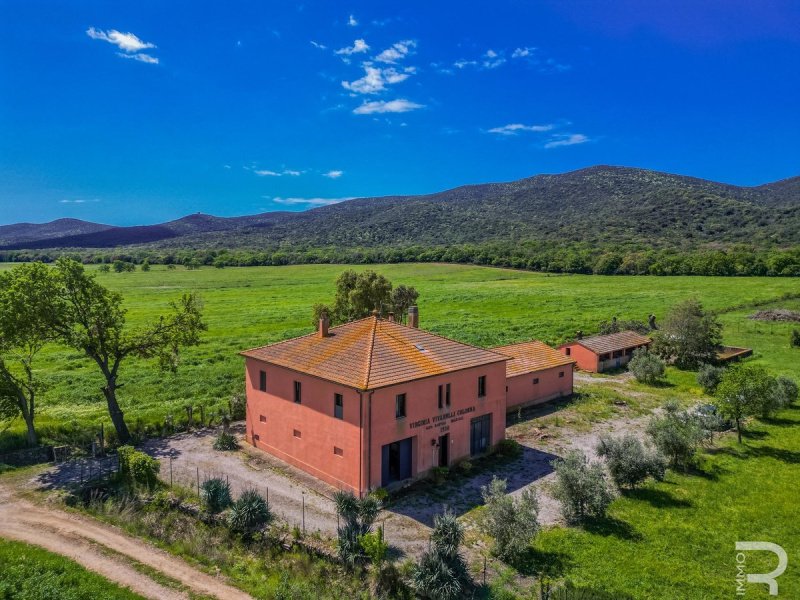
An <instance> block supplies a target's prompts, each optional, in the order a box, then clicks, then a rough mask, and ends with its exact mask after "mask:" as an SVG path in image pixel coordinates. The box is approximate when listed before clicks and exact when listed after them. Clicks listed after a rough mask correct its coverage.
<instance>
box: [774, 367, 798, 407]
mask: <svg viewBox="0 0 800 600" xmlns="http://www.w3.org/2000/svg"><path fill="white" fill-rule="evenodd" d="M773 396H774V398H775V402H776V403H777V405H778V407H779V408H786V407H787V406H789V405H791V404H794V403H795V402H797V396H798V388H797V383H796V382H795V380H794V379H791V378H789V377H786V376H785V375H779V376H778V377H776V378H775V383H774V385H773Z"/></svg>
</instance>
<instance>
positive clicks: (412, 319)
mask: <svg viewBox="0 0 800 600" xmlns="http://www.w3.org/2000/svg"><path fill="white" fill-rule="evenodd" d="M408 326H409V327H419V309H418V308H417V307H416V306H409V307H408Z"/></svg>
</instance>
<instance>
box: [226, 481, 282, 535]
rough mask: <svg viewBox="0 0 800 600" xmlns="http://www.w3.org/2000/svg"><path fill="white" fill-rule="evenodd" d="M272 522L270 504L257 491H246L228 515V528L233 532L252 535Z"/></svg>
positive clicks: (232, 506)
mask: <svg viewBox="0 0 800 600" xmlns="http://www.w3.org/2000/svg"><path fill="white" fill-rule="evenodd" d="M271 521H272V511H270V509H269V504H267V501H266V500H264V498H263V497H262V496H261V494H259V493H258V492H257V491H255V490H245V491H244V492H242V495H241V496H239V499H238V500H237V501H236V502H234V503H233V504H232V505H231V510H230V512H229V513H228V527H230V529H231V530H232V531H235V532H237V533H243V534H251V533H253V532H255V531H258V530H259V529H261V528H263V527H264V526H265V525H267V524H269V523H270V522H271Z"/></svg>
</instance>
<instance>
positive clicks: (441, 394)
mask: <svg viewBox="0 0 800 600" xmlns="http://www.w3.org/2000/svg"><path fill="white" fill-rule="evenodd" d="M443 406H444V385H440V386H439V408H442V407H443Z"/></svg>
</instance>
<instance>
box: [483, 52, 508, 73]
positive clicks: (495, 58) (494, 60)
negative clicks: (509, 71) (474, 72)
mask: <svg viewBox="0 0 800 600" xmlns="http://www.w3.org/2000/svg"><path fill="white" fill-rule="evenodd" d="M505 62H506V59H505V58H503V57H502V56H501V55H500V54H499V53H498V52H495V51H494V50H492V49H491V48H489V49H488V50H487V51H486V53H485V54H484V55H483V62H482V63H481V64H482V65H483V66H484V68H486V69H496V68H497V67H499V66H500V65H502V64H504V63H505Z"/></svg>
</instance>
